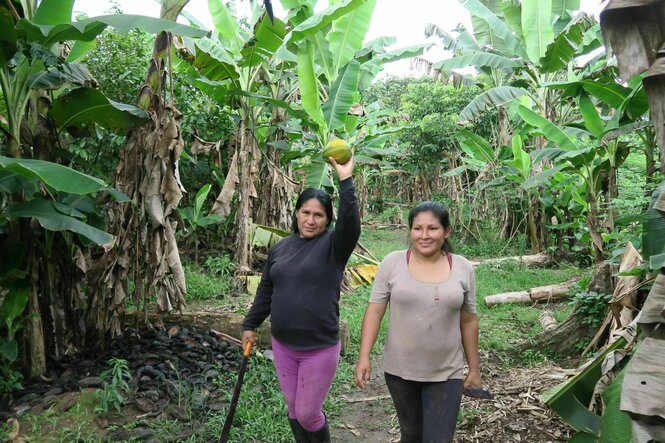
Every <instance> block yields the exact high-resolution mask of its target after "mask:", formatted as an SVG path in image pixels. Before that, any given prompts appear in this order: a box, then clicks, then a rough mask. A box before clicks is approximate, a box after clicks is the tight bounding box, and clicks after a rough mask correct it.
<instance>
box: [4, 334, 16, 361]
mask: <svg viewBox="0 0 665 443" xmlns="http://www.w3.org/2000/svg"><path fill="white" fill-rule="evenodd" d="M0 357H2V358H4V359H6V360H8V361H9V362H10V363H13V362H14V361H16V359H17V358H18V343H16V340H9V341H4V340H3V342H2V343H0Z"/></svg>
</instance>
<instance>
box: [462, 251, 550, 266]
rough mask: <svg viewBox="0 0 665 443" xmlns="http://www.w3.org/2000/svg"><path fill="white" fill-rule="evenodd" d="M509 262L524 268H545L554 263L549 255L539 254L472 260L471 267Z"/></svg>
mask: <svg viewBox="0 0 665 443" xmlns="http://www.w3.org/2000/svg"><path fill="white" fill-rule="evenodd" d="M509 261H515V262H518V263H522V264H523V265H525V266H546V265H551V264H552V263H554V260H553V259H552V257H551V256H550V255H549V254H546V253H544V252H541V253H540V254H534V255H517V256H514V257H501V258H488V259H486V260H472V261H471V264H472V265H473V266H479V265H496V264H501V263H505V262H509Z"/></svg>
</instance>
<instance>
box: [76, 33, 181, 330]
mask: <svg viewBox="0 0 665 443" xmlns="http://www.w3.org/2000/svg"><path fill="white" fill-rule="evenodd" d="M171 39H172V36H171V34H169V33H165V32H163V33H161V34H159V35H158V36H157V38H156V39H155V44H154V49H153V59H152V60H151V63H150V66H151V67H150V68H149V70H148V75H147V76H146V82H145V83H144V84H143V85H142V86H141V88H140V93H139V99H138V101H139V105H140V106H142V107H143V108H144V109H145V110H147V111H148V112H149V113H150V115H151V117H152V118H151V119H150V120H149V121H148V122H147V123H146V124H144V125H143V126H142V127H140V128H138V129H135V130H133V131H131V132H130V133H129V135H128V136H127V139H126V140H125V145H124V146H123V149H122V153H121V159H120V164H119V165H118V167H117V169H116V177H115V186H116V187H117V188H118V189H119V190H120V191H122V192H124V193H125V194H126V195H127V196H128V197H129V198H130V200H131V201H132V203H133V204H127V203H112V204H111V208H110V210H109V228H108V230H109V232H111V233H112V234H114V235H115V236H116V241H115V244H114V247H113V249H111V250H110V251H108V252H107V253H106V254H104V256H103V257H102V259H101V263H100V267H101V269H102V272H101V273H100V275H99V277H98V280H97V281H96V286H97V287H96V290H93V291H92V293H93V294H95V297H94V298H92V299H91V300H90V303H89V306H88V312H87V315H88V322H89V324H94V325H95V326H96V328H97V331H96V339H97V341H98V342H103V340H104V335H105V332H107V331H110V332H111V334H112V335H117V334H120V333H121V332H122V318H123V315H124V311H125V301H126V297H127V296H129V295H130V294H129V290H128V282H129V280H133V283H134V287H135V292H134V293H133V294H131V295H133V298H134V302H135V303H136V305H137V306H140V305H141V303H142V302H143V303H144V308H145V307H146V305H147V303H148V301H149V300H150V299H151V297H154V298H155V299H156V300H157V308H158V311H159V312H162V313H168V312H171V311H172V310H173V309H178V310H181V309H182V308H184V306H185V293H186V285H185V276H184V271H183V268H182V264H181V262H180V254H179V252H178V245H177V243H176V240H175V227H176V218H175V213H176V211H177V207H178V204H179V202H180V199H181V198H182V192H183V191H184V189H183V188H182V185H181V183H180V180H179V177H178V162H179V160H180V155H181V154H182V151H183V148H184V141H183V139H182V136H181V131H180V122H181V121H182V114H181V113H180V112H179V111H178V110H177V109H176V108H175V106H174V104H173V102H172V97H173V95H170V97H171V102H170V103H169V102H166V100H165V99H164V96H165V90H166V86H167V83H166V79H167V74H168V73H169V72H170V69H169V67H168V65H167V63H169V64H170V60H169V59H168V57H170V54H171ZM149 81H150V82H152V85H153V87H154V88H155V89H154V90H153V88H152V87H151V86H150V85H149V83H148V82H149Z"/></svg>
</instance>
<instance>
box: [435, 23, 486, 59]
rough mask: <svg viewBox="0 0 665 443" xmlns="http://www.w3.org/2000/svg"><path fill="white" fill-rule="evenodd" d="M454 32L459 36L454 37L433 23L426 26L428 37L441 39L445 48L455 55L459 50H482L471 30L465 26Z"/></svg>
mask: <svg viewBox="0 0 665 443" xmlns="http://www.w3.org/2000/svg"><path fill="white" fill-rule="evenodd" d="M453 31H454V32H456V33H457V35H452V34H450V33H449V32H448V31H446V30H445V29H443V28H441V27H439V26H437V25H435V24H432V23H428V24H427V25H426V26H425V36H426V37H431V36H433V35H436V36H437V37H440V38H441V43H442V44H443V48H444V49H447V50H449V51H452V52H453V53H457V51H458V50H470V51H480V50H481V48H480V46H478V43H477V42H476V40H475V39H474V38H473V36H472V35H471V33H470V32H469V30H468V29H466V28H465V27H464V26H463V25H460V26H459V27H458V28H456V29H454V30H453Z"/></svg>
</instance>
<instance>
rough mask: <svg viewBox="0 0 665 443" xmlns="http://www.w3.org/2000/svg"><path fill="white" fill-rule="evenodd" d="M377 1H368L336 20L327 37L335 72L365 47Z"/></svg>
mask: <svg viewBox="0 0 665 443" xmlns="http://www.w3.org/2000/svg"><path fill="white" fill-rule="evenodd" d="M376 1H377V0H367V1H366V2H365V3H364V4H363V5H362V6H360V7H358V8H356V9H354V10H353V11H351V12H349V13H348V14H346V15H344V16H342V17H340V18H339V19H337V20H335V21H334V22H333V25H332V31H331V32H330V33H329V34H328V35H327V39H328V43H329V47H330V53H331V54H332V55H333V62H332V68H333V72H338V71H339V70H340V69H341V68H342V66H346V65H347V64H348V63H349V62H350V61H351V60H352V59H353V57H354V55H355V54H356V52H357V51H359V50H360V49H361V48H362V47H363V41H364V40H365V35H366V34H367V30H368V29H369V23H370V20H371V18H372V14H373V12H374V7H375V6H376Z"/></svg>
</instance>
